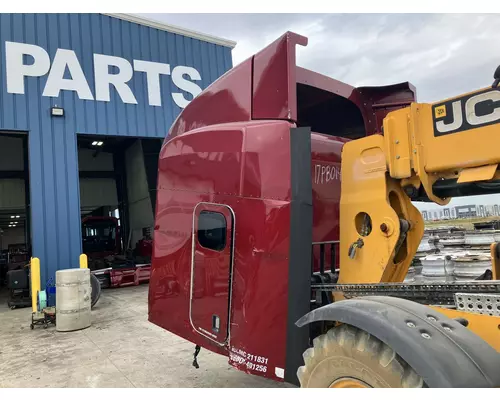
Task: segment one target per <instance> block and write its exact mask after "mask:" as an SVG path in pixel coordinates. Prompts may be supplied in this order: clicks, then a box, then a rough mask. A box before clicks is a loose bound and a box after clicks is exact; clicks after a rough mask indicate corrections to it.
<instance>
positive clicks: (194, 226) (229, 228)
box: [149, 32, 415, 383]
mask: <svg viewBox="0 0 500 400" xmlns="http://www.w3.org/2000/svg"><path fill="white" fill-rule="evenodd" d="M297 44H300V45H306V44H307V39H306V38H304V37H301V36H298V35H296V34H293V33H290V32H288V33H286V34H285V35H283V36H282V37H281V38H280V39H278V40H277V41H275V42H274V43H272V44H271V45H269V46H268V47H266V48H265V49H264V50H262V51H261V52H259V53H257V54H256V55H254V56H252V57H251V58H249V59H248V60H246V61H245V62H243V63H242V64H240V65H238V66H237V67H235V68H233V69H232V70H230V71H228V72H227V73H226V74H225V75H223V76H222V77H221V78H219V80H217V81H216V82H214V83H213V84H212V85H211V86H209V87H208V88H207V89H206V90H205V91H204V92H202V93H201V94H200V95H199V96H198V97H197V98H195V99H194V100H193V101H192V102H191V103H190V104H189V105H188V106H187V107H186V108H185V109H184V110H183V112H182V113H181V114H180V115H179V117H178V118H177V120H176V122H175V123H174V125H173V126H172V128H171V130H170V132H169V135H168V137H167V139H166V140H165V143H164V145H163V148H162V150H161V154H160V159H159V167H158V168H159V171H158V193H157V205H156V222H155V225H156V228H155V233H154V248H153V260H152V271H151V279H150V288H149V321H151V322H152V323H154V324H156V325H159V326H161V327H163V328H164V329H166V330H168V331H170V332H172V333H175V334H176V335H179V336H181V337H183V338H185V339H187V340H189V341H191V342H193V343H194V344H197V345H199V346H201V347H202V348H206V349H208V350H211V351H214V352H217V353H220V354H224V355H227V356H228V357H229V363H230V364H231V365H233V366H235V367H236V368H238V369H241V370H244V371H246V372H248V373H252V374H257V375H262V376H266V377H268V378H272V379H275V380H286V381H288V382H292V383H297V379H296V371H297V368H298V366H299V365H300V364H301V361H302V359H301V355H302V352H303V351H304V350H305V349H306V348H307V346H308V344H309V332H308V331H306V330H304V329H299V328H297V327H296V326H295V325H294V324H295V321H297V320H298V319H299V318H300V317H301V316H302V315H304V314H306V313H307V312H308V311H309V310H310V280H311V272H312V271H311V270H312V269H314V270H318V268H319V267H320V262H319V260H320V257H319V256H320V253H319V252H320V249H319V248H314V246H313V243H318V242H331V241H336V240H338V237H339V226H338V221H339V215H338V212H339V201H340V184H341V174H340V157H341V150H342V145H343V143H345V141H347V140H352V139H356V138H358V137H362V136H365V135H367V134H372V133H374V132H377V131H379V130H380V124H381V121H382V119H383V117H384V116H385V115H386V114H387V112H388V111H390V110H392V109H394V108H398V107H402V106H406V105H408V104H409V103H410V102H411V101H413V100H414V97H415V96H414V90H413V88H412V87H411V86H410V85H409V84H407V83H403V84H398V85H392V86H387V87H375V88H354V87H351V86H349V85H346V84H344V83H341V82H339V81H336V80H333V79H330V78H328V77H326V76H322V75H319V74H316V73H314V72H312V71H308V70H305V69H302V68H299V67H297V66H296V65H295V46H296V45H297ZM322 256H323V257H324V258H325V259H326V260H331V259H332V258H334V257H333V256H332V254H330V246H327V247H326V250H325V254H323V255H322ZM311 259H314V262H313V266H312V267H311ZM323 267H324V268H326V269H330V268H334V267H335V265H332V262H331V261H329V262H326V264H325V265H324V266H323ZM186 362H188V361H186Z"/></svg>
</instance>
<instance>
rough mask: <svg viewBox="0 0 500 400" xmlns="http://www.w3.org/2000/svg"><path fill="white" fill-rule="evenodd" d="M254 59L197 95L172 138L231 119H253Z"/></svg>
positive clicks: (185, 110) (180, 116) (176, 127)
mask: <svg viewBox="0 0 500 400" xmlns="http://www.w3.org/2000/svg"><path fill="white" fill-rule="evenodd" d="M252 60H253V58H249V59H248V60H246V61H244V62H243V63H241V64H239V65H238V66H236V67H234V68H233V69H231V70H230V71H228V72H226V73H225V74H224V75H223V76H221V77H220V78H219V79H218V80H216V81H215V82H214V83H212V84H211V85H210V86H209V87H208V88H207V89H205V90H204V91H203V92H202V93H201V94H199V95H198V97H196V99H195V100H193V101H192V102H191V103H189V104H188V106H187V107H186V108H185V109H184V110H183V111H182V113H181V114H180V115H179V117H178V118H177V119H176V121H175V122H174V124H173V125H172V128H171V129H170V132H169V137H174V136H178V135H181V134H182V133H184V132H189V131H191V130H193V129H198V128H201V127H204V126H208V125H217V124H222V123H227V122H240V121H249V120H250V119H251V110H252Z"/></svg>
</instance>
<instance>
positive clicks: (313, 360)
mask: <svg viewBox="0 0 500 400" xmlns="http://www.w3.org/2000/svg"><path fill="white" fill-rule="evenodd" d="M334 353H335V354H337V355H338V353H341V354H342V357H344V358H345V357H348V358H351V359H354V360H357V361H358V362H361V363H363V364H364V365H366V367H367V368H368V369H371V370H373V371H374V373H375V374H379V375H380V376H383V377H389V379H388V381H389V382H390V383H388V382H387V380H386V383H385V385H387V386H388V387H400V388H421V387H424V386H425V383H424V381H423V379H422V378H421V377H420V376H419V375H418V374H417V373H416V372H415V371H414V370H413V368H411V367H410V366H409V365H408V363H406V362H405V361H404V360H403V359H402V358H401V357H400V356H399V355H398V354H397V353H396V352H395V351H394V350H393V349H392V348H391V347H389V346H388V345H386V344H385V343H383V342H382V341H380V340H379V339H377V338H376V337H374V336H372V335H370V334H369V333H367V332H365V331H363V330H361V329H358V328H355V327H353V326H350V325H347V324H342V325H340V326H337V327H334V328H332V329H330V330H329V331H328V332H326V333H325V334H323V335H320V336H318V337H316V338H315V339H314V340H313V346H312V347H310V348H309V349H307V350H306V351H305V352H304V354H303V359H304V365H303V366H302V367H300V368H299V369H298V371H297V376H298V378H299V381H300V384H301V387H309V380H310V378H311V376H312V374H314V373H323V374H324V373H325V371H324V370H323V371H322V372H317V368H316V367H317V366H318V365H319V364H320V363H321V362H322V361H324V360H326V359H329V358H332V357H336V355H335V354H334ZM331 372H332V376H333V377H332V381H333V380H334V379H336V378H337V377H335V376H334V375H335V372H333V371H331ZM353 372H354V371H353ZM327 373H330V371H328V372H327ZM353 376H354V375H353ZM370 384H372V383H370ZM374 387H377V386H374Z"/></svg>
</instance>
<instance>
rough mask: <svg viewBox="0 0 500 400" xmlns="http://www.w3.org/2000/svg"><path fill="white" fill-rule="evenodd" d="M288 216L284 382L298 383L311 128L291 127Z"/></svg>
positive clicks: (309, 220)
mask: <svg viewBox="0 0 500 400" xmlns="http://www.w3.org/2000/svg"><path fill="white" fill-rule="evenodd" d="M290 162H291V192H292V196H291V197H292V202H291V215H290V257H289V260H290V261H289V267H288V320H287V340H286V365H285V381H287V382H289V383H291V384H294V385H297V386H298V385H299V381H298V379H297V369H298V368H299V367H300V366H301V365H302V362H303V361H302V353H303V352H304V351H305V350H306V349H307V347H308V345H309V329H308V327H307V326H306V327H303V328H299V327H298V326H297V325H295V321H297V320H298V319H299V318H301V317H302V316H304V315H305V314H307V313H308V312H309V311H310V297H311V257H312V254H311V252H312V250H311V248H312V225H313V208H312V181H311V130H310V128H292V129H291V130H290Z"/></svg>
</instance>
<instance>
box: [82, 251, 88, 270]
mask: <svg viewBox="0 0 500 400" xmlns="http://www.w3.org/2000/svg"><path fill="white" fill-rule="evenodd" d="M88 267H89V264H88V260H87V255H86V254H80V268H88Z"/></svg>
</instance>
